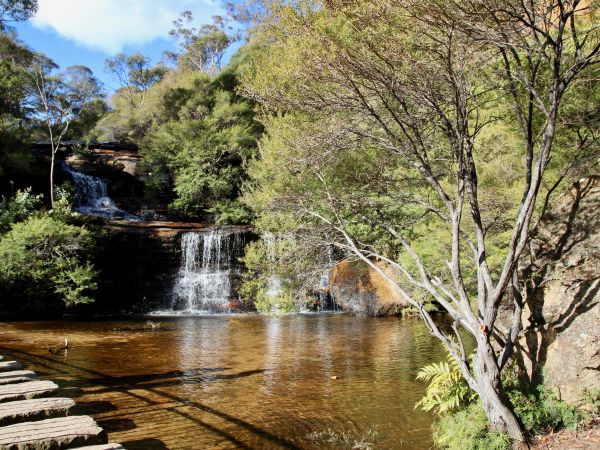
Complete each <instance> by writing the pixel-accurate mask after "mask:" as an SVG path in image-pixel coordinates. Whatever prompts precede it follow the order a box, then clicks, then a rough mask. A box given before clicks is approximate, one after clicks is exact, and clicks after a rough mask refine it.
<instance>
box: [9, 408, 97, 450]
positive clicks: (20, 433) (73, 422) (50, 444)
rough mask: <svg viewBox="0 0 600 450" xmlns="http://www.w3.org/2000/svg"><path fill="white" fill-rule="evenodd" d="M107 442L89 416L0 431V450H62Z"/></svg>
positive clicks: (51, 420)
mask: <svg viewBox="0 0 600 450" xmlns="http://www.w3.org/2000/svg"><path fill="white" fill-rule="evenodd" d="M107 441H108V438H107V435H106V432H105V431H104V430H103V429H102V428H100V427H99V426H98V425H97V424H96V422H94V419H92V418H91V417H89V416H69V417H60V418H58V419H47V420H40V421H39V422H24V423H19V424H16V425H9V426H7V427H2V428H0V450H38V449H39V450H41V449H43V450H63V449H67V448H73V447H81V446H86V445H99V444H106V442H107Z"/></svg>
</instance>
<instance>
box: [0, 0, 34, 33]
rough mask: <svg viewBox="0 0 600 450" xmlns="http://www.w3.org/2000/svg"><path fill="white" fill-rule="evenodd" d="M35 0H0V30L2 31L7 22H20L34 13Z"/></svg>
mask: <svg viewBox="0 0 600 450" xmlns="http://www.w3.org/2000/svg"><path fill="white" fill-rule="evenodd" d="M37 9H38V2H37V0H0V31H4V30H5V28H6V24H7V23H8V22H21V21H24V20H27V19H29V18H31V17H33V15H34V14H35V13H36V11H37Z"/></svg>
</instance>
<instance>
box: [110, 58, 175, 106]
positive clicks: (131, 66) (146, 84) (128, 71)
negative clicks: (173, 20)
mask: <svg viewBox="0 0 600 450" xmlns="http://www.w3.org/2000/svg"><path fill="white" fill-rule="evenodd" d="M104 67H105V69H106V71H107V72H109V73H110V74H111V75H112V76H113V77H114V78H115V79H116V81H117V82H118V83H119V86H120V87H119V89H118V90H117V92H116V94H117V95H119V96H121V97H123V98H125V99H126V101H127V103H128V104H129V106H130V107H131V108H133V109H138V108H141V107H142V106H143V105H144V99H145V95H144V94H145V93H146V91H147V90H148V89H150V88H151V87H152V86H154V85H155V84H156V83H158V82H159V81H160V80H162V79H163V77H164V76H165V73H166V72H167V69H166V68H165V67H163V66H161V65H158V66H154V67H153V66H152V65H151V60H150V57H148V56H145V55H143V54H142V53H140V52H137V53H133V54H131V55H126V54H125V53H119V54H117V55H115V56H113V57H112V58H108V59H106V61H105V62H104Z"/></svg>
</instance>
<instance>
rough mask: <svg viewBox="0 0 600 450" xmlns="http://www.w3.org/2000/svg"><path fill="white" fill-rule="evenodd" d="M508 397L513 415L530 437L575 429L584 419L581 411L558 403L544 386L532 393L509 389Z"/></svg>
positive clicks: (563, 403)
mask: <svg viewBox="0 0 600 450" xmlns="http://www.w3.org/2000/svg"><path fill="white" fill-rule="evenodd" d="M508 396H509V398H510V401H511V403H512V405H513V406H514V410H515V413H516V414H517V416H518V417H519V418H520V419H521V421H522V422H523V426H524V427H525V429H526V430H527V431H528V432H529V433H531V434H532V435H538V434H542V433H548V432H550V431H556V430H558V429H561V428H571V429H574V428H577V427H578V426H579V425H581V424H582V423H583V422H584V421H585V420H586V419H587V416H586V414H585V413H583V411H581V410H579V409H578V408H576V407H573V406H570V405H568V404H567V403H565V402H563V401H559V400H558V399H557V398H556V396H555V395H554V394H553V393H552V392H551V391H550V390H549V389H547V388H545V387H544V386H538V387H537V388H536V389H535V390H534V391H533V392H523V391H522V390H519V389H511V390H509V391H508Z"/></svg>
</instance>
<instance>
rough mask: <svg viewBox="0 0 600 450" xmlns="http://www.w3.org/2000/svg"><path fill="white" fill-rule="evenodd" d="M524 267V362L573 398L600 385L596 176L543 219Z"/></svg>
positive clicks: (599, 196) (599, 188)
mask: <svg viewBox="0 0 600 450" xmlns="http://www.w3.org/2000/svg"><path fill="white" fill-rule="evenodd" d="M528 257H529V259H528V263H527V266H526V268H525V270H524V275H525V277H526V278H527V279H528V280H529V284H528V287H527V295H526V299H527V308H526V310H525V312H524V314H523V328H524V330H525V331H524V339H523V340H522V341H521V350H522V352H521V354H522V359H521V361H520V362H521V364H522V365H523V367H524V368H525V369H526V370H527V371H528V373H529V375H530V376H531V378H532V379H533V380H539V381H542V380H543V382H544V383H545V384H546V385H547V386H550V387H552V388H553V389H555V390H556V392H557V394H558V395H559V396H560V397H561V398H562V399H564V400H566V401H568V402H572V403H577V402H579V401H580V400H581V398H582V393H583V392H584V390H585V389H595V388H599V387H600V306H599V305H600V177H589V178H585V179H582V180H580V181H579V182H577V183H575V184H574V185H573V186H572V188H571V189H569V190H568V191H567V192H566V193H564V194H563V195H561V196H560V197H559V198H558V199H557V201H556V202H555V203H554V205H553V207H552V208H551V209H550V211H549V212H548V213H547V214H546V215H545V216H544V218H543V220H542V221H541V223H540V226H539V229H538V230H537V233H536V234H535V235H534V238H533V241H532V252H531V255H528Z"/></svg>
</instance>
